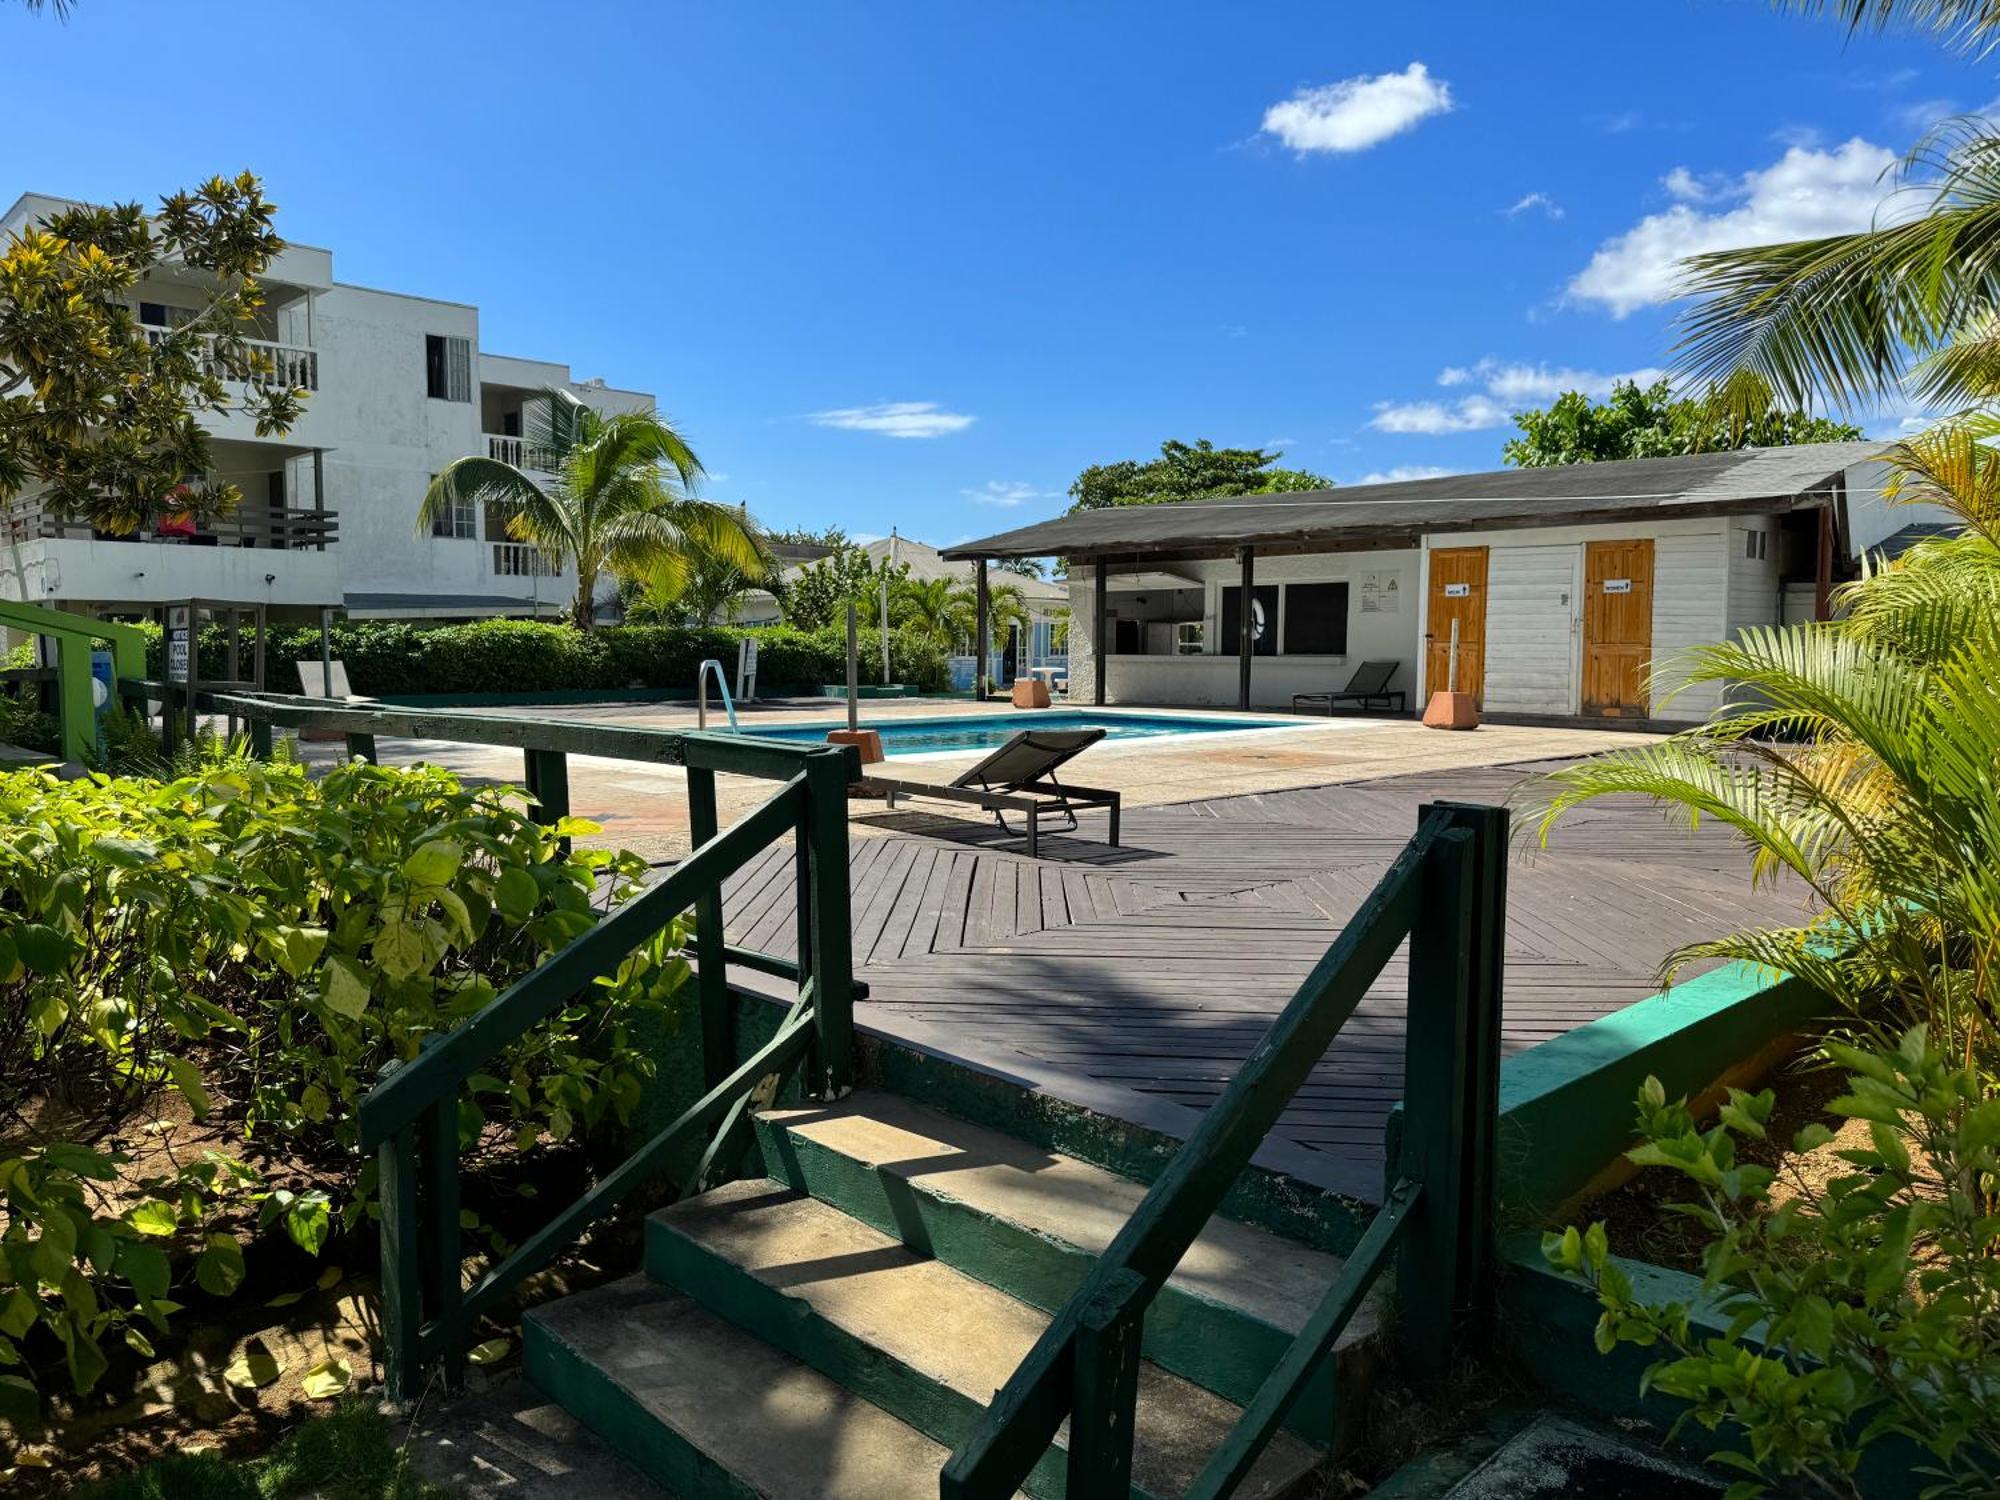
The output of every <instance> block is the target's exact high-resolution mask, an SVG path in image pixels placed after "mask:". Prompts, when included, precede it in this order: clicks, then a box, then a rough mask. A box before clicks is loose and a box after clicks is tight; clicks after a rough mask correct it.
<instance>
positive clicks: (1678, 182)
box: [1660, 167, 1715, 203]
mask: <svg viewBox="0 0 2000 1500" xmlns="http://www.w3.org/2000/svg"><path fill="white" fill-rule="evenodd" d="M1660 186H1662V187H1664V188H1665V189H1666V190H1667V196H1668V197H1669V198H1675V199H1678V200H1679V201H1680V202H1682V203H1702V202H1706V201H1707V199H1708V197H1709V195H1710V194H1711V193H1712V192H1714V191H1715V185H1714V184H1713V182H1703V181H1702V180H1701V179H1700V178H1699V177H1697V176H1695V175H1694V173H1692V172H1690V171H1689V170H1688V169H1687V168H1686V167H1675V168H1674V169H1673V171H1671V172H1669V173H1667V175H1666V176H1664V177H1662V178H1661V179H1660Z"/></svg>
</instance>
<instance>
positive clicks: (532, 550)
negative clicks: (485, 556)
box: [493, 542, 562, 578]
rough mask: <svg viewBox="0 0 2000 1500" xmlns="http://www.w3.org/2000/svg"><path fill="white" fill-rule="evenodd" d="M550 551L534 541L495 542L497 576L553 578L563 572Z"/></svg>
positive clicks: (495, 570) (494, 555)
mask: <svg viewBox="0 0 2000 1500" xmlns="http://www.w3.org/2000/svg"><path fill="white" fill-rule="evenodd" d="M561 571H562V570H561V569H560V568H558V567H557V566H556V564H555V561H554V559H552V558H551V557H550V556H549V555H548V553H546V552H544V551H543V550H542V549H541V548H540V547H537V546H536V545H535V544H534V543H532V542H495V543H494V544H493V576H494V577H495V578H553V577H555V576H556V574H558V573H559V572H561Z"/></svg>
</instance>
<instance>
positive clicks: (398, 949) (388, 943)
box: [374, 922, 424, 979]
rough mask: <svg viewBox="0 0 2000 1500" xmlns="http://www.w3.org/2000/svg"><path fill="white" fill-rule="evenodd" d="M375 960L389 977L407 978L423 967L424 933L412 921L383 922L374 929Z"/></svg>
mask: <svg viewBox="0 0 2000 1500" xmlns="http://www.w3.org/2000/svg"><path fill="white" fill-rule="evenodd" d="M374 953H375V962H376V963H378V964H380V965H381V966H382V972H383V973H385V974H387V975H388V976H389V977H390V978H391V979H408V978H409V977H410V976H411V975H412V974H414V973H416V972H417V971H418V970H419V969H421V968H423V967H424V935H423V932H422V930H421V929H419V928H418V927H417V925H416V924H415V923H414V922H384V923H383V924H382V925H381V927H379V928H377V929H376V932H375V944H374Z"/></svg>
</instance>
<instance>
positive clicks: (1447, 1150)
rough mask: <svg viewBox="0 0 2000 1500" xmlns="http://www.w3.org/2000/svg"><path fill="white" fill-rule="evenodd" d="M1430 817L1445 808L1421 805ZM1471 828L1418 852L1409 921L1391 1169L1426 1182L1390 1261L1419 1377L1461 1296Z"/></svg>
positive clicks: (1448, 1330) (1435, 1370)
mask: <svg viewBox="0 0 2000 1500" xmlns="http://www.w3.org/2000/svg"><path fill="white" fill-rule="evenodd" d="M1425 816H1426V817H1437V816H1441V815H1440V814H1436V813H1426V814H1425ZM1472 845H1473V836H1472V834H1471V833H1470V832H1467V831H1463V830H1459V829H1452V830H1449V831H1447V832H1445V833H1443V834H1441V835H1440V836H1439V837H1438V838H1437V839H1436V841H1435V842H1434V843H1433V844H1432V845H1431V847H1430V850H1429V852H1428V853H1427V854H1426V856H1425V859H1424V868H1423V878H1422V881H1421V882H1420V886H1419V896H1418V901H1417V914H1416V920H1415V921H1414V922H1412V923H1411V926H1410V949H1409V952H1410V979H1409V986H1410V988H1409V1020H1408V1031H1407V1034H1406V1036H1405V1039H1404V1043H1403V1143H1402V1157H1401V1160H1400V1161H1399V1162H1398V1163H1397V1164H1396V1166H1395V1168H1394V1171H1395V1172H1398V1173H1400V1174H1401V1175H1402V1176H1405V1177H1408V1178H1411V1179H1413V1180H1414V1181H1417V1182H1419V1183H1421V1184H1422V1185H1423V1190H1424V1191H1423V1197H1422V1198H1421V1199H1420V1200H1419V1202H1418V1204H1417V1211H1416V1218H1415V1222H1414V1223H1413V1224H1412V1225H1411V1227H1410V1230H1409V1233H1408V1234H1407V1235H1406V1236H1405V1237H1404V1240H1403V1252H1402V1255H1401V1256H1400V1257H1399V1259H1398V1262H1397V1267H1396V1286H1397V1313H1398V1317H1399V1319H1400V1326H1401V1331H1402V1339H1403V1355H1404V1360H1405V1363H1406V1365H1407V1368H1408V1371H1409V1374H1410V1376H1411V1377H1412V1379H1414V1380H1415V1381H1416V1382H1417V1383H1418V1384H1420V1385H1430V1386H1435V1385H1437V1384H1439V1383H1441V1382H1442V1381H1443V1380H1444V1378H1445V1376H1446V1375H1447V1374H1448V1373H1449V1371H1450V1368H1451V1358H1452V1343H1453V1335H1454V1333H1455V1330H1456V1326H1457V1321H1458V1315H1459V1312H1460V1310H1461V1308H1462V1307H1463V1305H1464V1302H1465V1300H1466V1299H1465V1287H1464V1281H1463V1275H1464V1270H1465V1267H1464V1257H1463V1255H1462V1253H1461V1246H1462V1240H1463V1234H1464V1230H1465V1225H1464V1222H1463V1212H1464V1181H1463V1179H1464V1166H1465V1161H1464V1152H1463V1149H1462V1147H1463V1135H1464V1129H1465V1102H1466V1086H1465V1081H1466V1076H1467V1058H1466V1051H1465V1034H1466V1017H1467V1014H1468V1000H1469V992H1470V989H1471V976H1472V891H1473V878H1472V854H1473V847H1472Z"/></svg>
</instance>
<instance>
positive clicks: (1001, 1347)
mask: <svg viewBox="0 0 2000 1500" xmlns="http://www.w3.org/2000/svg"><path fill="white" fill-rule="evenodd" d="M646 1269H647V1271H648V1272H650V1273H651V1274H652V1275H653V1276H654V1277H656V1278H657V1279H659V1280H660V1281H663V1282H665V1283H667V1284H669V1285H671V1286H674V1287H677V1288H679V1289H680V1290H682V1291H684V1292H686V1293H687V1294H688V1295H689V1296H690V1297H693V1298H695V1299H696V1300H698V1301H699V1302H701V1303H702V1305H703V1306H705V1307H709V1308H712V1309H714V1310H715V1311H717V1312H718V1313H720V1314H722V1315H723V1316H724V1317H727V1318H729V1319H731V1320H732V1321H734V1322H736V1323H738V1324H740V1325H741V1326H742V1327H743V1328H745V1329H746V1330H748V1331H749V1332H751V1333H754V1334H755V1335H757V1336H758V1337H759V1338H762V1339H764V1340H766V1341H767V1342H769V1343H771V1344H774V1345H776V1346H777V1347H778V1348H780V1349H782V1350H784V1351H785V1352H786V1353H787V1354H790V1355H792V1356H793V1357H794V1358H796V1359H799V1360H802V1361H804V1362H805V1363H806V1364H809V1365H811V1366H812V1367H813V1368H814V1369H816V1370H819V1371H820V1372H821V1373H822V1374H825V1375H827V1376H830V1377H831V1378H832V1379H834V1380H836V1381H838V1382H839V1383H840V1384H841V1385H842V1386H845V1387H846V1388H847V1389H848V1390H850V1391H852V1392H854V1393H855V1394H857V1395H860V1396H864V1397H866V1398H867V1399H868V1400H870V1401H872V1402H874V1403H875V1404H876V1405H877V1406H880V1407H882V1408H884V1409H885V1410H886V1411H889V1412H891V1413H893V1414H894V1415H896V1416H898V1417H900V1418H902V1419H903V1420H904V1421H906V1422H908V1423H909V1424H910V1425H911V1426H913V1427H915V1428H917V1429H918V1430H919V1431H921V1432H923V1433H925V1434H927V1435H928V1436H930V1437H932V1438H934V1439H936V1440H937V1441H938V1442H941V1443H944V1444H945V1445H947V1446H956V1445H957V1444H958V1443H960V1442H961V1441H963V1440H964V1438H965V1437H966V1436H967V1435H968V1434H969V1433H970V1432H971V1430H972V1428H973V1424H974V1423H975V1421H976V1420H977V1419H978V1417H979V1416H980V1414H981V1413H982V1412H983V1411H984V1409H985V1407H986V1404H987V1402H989V1401H990V1400H991V1399H992V1397H993V1394H994V1392H995V1391H997V1390H998V1389H999V1388H1000V1387H1001V1386H1002V1385H1004V1384H1005V1383H1006V1381H1007V1380H1008V1378H1009V1377H1010V1376H1011V1375H1012V1374H1013V1373H1014V1371H1015V1369H1016V1367H1018V1366H1019V1365H1020V1363H1021V1361H1022V1359H1023V1358H1025V1357H1026V1355H1027V1353H1028V1351H1029V1349H1030V1348H1031V1347H1032V1346H1033V1344H1034V1342H1035V1340H1036V1339H1037V1338H1038V1337H1039V1336H1040V1335H1041V1333H1042V1331H1043V1329H1045V1328H1046V1327H1047V1326H1048V1321H1049V1320H1048V1315H1047V1314H1046V1313H1043V1312H1041V1311H1038V1310H1037V1309H1035V1308H1033V1307H1031V1306H1029V1305H1028V1304H1027V1303H1025V1302H1023V1301H1021V1300H1019V1299H1018V1298H1015V1297H1011V1296H1009V1295H1007V1294H1006V1293H1005V1292H1003V1291H1000V1290H999V1289H997V1288H995V1287H992V1286H989V1285H987V1284H986V1283H984V1282H981V1281H977V1280H975V1279H973V1278H972V1277H970V1276H968V1275H966V1274H965V1273H964V1272H962V1271H959V1270H955V1269H954V1268H952V1267H951V1266H948V1265H946V1264H944V1263H943V1262H942V1261H938V1260H934V1259H931V1258H930V1257H928V1256H926V1255H923V1254H920V1253H919V1252H917V1251H915V1250H913V1249H911V1248H909V1247H908V1246H906V1245H904V1244H903V1243H902V1242H901V1241H900V1240H898V1239H896V1238H895V1237H893V1236H891V1235H888V1234H884V1233H882V1232H881V1231H880V1230H877V1229H874V1228H871V1227H870V1226H868V1225H867V1224H864V1223H862V1222H861V1221H860V1220H858V1219H855V1218H851V1217H849V1216H848V1215H847V1214H845V1213H842V1212H841V1211H840V1210H839V1209H837V1208H834V1207H832V1206H830V1205H828V1204H826V1203H821V1202H819V1201H817V1200H816V1199H813V1198H811V1197H808V1196H806V1195H805V1194H804V1193H801V1192H799V1191H797V1190H796V1189H793V1188H791V1187H789V1186H787V1185H786V1184H783V1183H779V1182H773V1181H768V1180H763V1181H758V1180H753V1181H745V1182H735V1183H730V1184H728V1185H727V1186H725V1187H721V1188H718V1189H716V1190H715V1191H714V1192H711V1193H705V1194H703V1195H702V1196H700V1197H698V1198H691V1199H688V1200H687V1201H685V1202H683V1203H678V1204H675V1205H674V1206H673V1207H671V1208H667V1209H662V1210H661V1211H660V1212H658V1213H656V1214H654V1215H653V1216H652V1218H651V1219H650V1220H649V1221H648V1223H647V1226H646ZM1239 1415H1240V1408H1238V1407H1237V1406H1236V1405H1235V1404H1234V1403H1232V1402H1229V1401H1226V1400H1224V1399H1223V1398H1222V1397H1220V1396H1217V1395H1215V1394H1213V1393H1212V1392H1209V1391H1206V1390H1203V1389H1202V1388H1200V1387H1199V1386H1196V1385H1194V1384H1192V1383H1191V1382H1189V1381H1186V1380H1183V1379H1181V1378H1180V1377H1179V1376H1176V1375H1173V1374H1170V1373H1168V1372H1167V1371H1165V1370H1162V1369H1160V1368H1159V1367H1158V1366H1157V1365H1153V1364H1146V1365H1144V1366H1142V1367H1141V1374H1140V1380H1139V1409H1138V1419H1137V1427H1136V1442H1135V1444H1134V1448H1135V1453H1134V1462H1133V1491H1134V1493H1135V1494H1138V1495H1144V1496H1148V1497H1152V1500H1166V1497H1169V1496H1176V1495H1180V1494H1183V1493H1185V1491H1186V1489H1187V1486H1188V1485H1189V1484H1190V1483H1191V1482H1192V1481H1193V1479H1194V1477H1195V1476H1196V1474H1198V1473H1199V1472H1200V1469H1201V1466H1202V1464H1203V1463H1204V1462H1206V1460H1207V1459H1208V1456H1209V1454H1210V1453H1212V1452H1213V1451H1214V1449H1215V1447H1216V1445H1217V1444H1219V1443H1220V1442H1221V1441H1222V1439H1223V1438H1224V1436H1226V1435H1227V1433H1228V1432H1229V1430H1230V1428H1231V1427H1232V1426H1233V1425H1234V1424H1235V1422H1236V1419H1237V1417H1238V1416H1239ZM1062 1441H1063V1439H1062V1437H1061V1436H1059V1437H1058V1439H1057V1447H1056V1449H1055V1450H1054V1451H1052V1452H1051V1453H1050V1454H1048V1455H1047V1456H1046V1457H1045V1458H1044V1460H1043V1461H1042V1463H1041V1465H1040V1466H1039V1467H1038V1468H1037V1469H1036V1471H1035V1473H1034V1475H1033V1476H1032V1477H1031V1478H1030V1480H1029V1482H1028V1484H1027V1486H1026V1488H1027V1490H1028V1492H1029V1493H1030V1494H1033V1495H1039V1496H1058V1495H1061V1494H1062V1493H1063V1464H1064V1461H1065V1460H1064V1457H1063V1452H1062ZM1319 1458H1320V1454H1319V1453H1318V1451H1317V1450H1315V1449H1314V1448H1312V1447H1310V1446H1308V1445H1307V1444H1305V1443H1302V1442H1300V1441H1299V1440H1298V1439H1297V1438H1295V1437H1292V1436H1290V1435H1288V1434H1280V1435H1279V1436H1278V1437H1277V1438H1276V1439H1275V1440H1274V1441H1273V1442H1272V1443H1271V1445H1270V1447H1269V1448H1267V1449H1266V1450H1265V1453H1264V1456H1263V1459H1262V1461H1261V1462H1260V1464H1259V1466H1258V1468H1257V1469H1256V1470H1255V1472H1253V1473H1252V1475H1251V1477H1250V1479H1249V1480H1248V1481H1247V1482H1246V1483H1245V1484H1244V1486H1243V1487H1242V1488H1241V1489H1240V1490H1239V1491H1238V1493H1239V1494H1240V1495H1242V1496H1245V1497H1250V1496H1278V1495H1282V1494H1285V1493H1286V1492H1287V1491H1289V1490H1290V1489H1291V1487H1292V1486H1293V1485H1295V1484H1297V1483H1299V1482H1300V1481H1301V1480H1303V1479H1304V1478H1305V1476H1307V1475H1308V1474H1309V1473H1310V1472H1311V1470H1312V1469H1313V1467H1314V1466H1315V1465H1316V1464H1317V1462H1318V1461H1319ZM1093 1500H1095V1497H1093Z"/></svg>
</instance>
